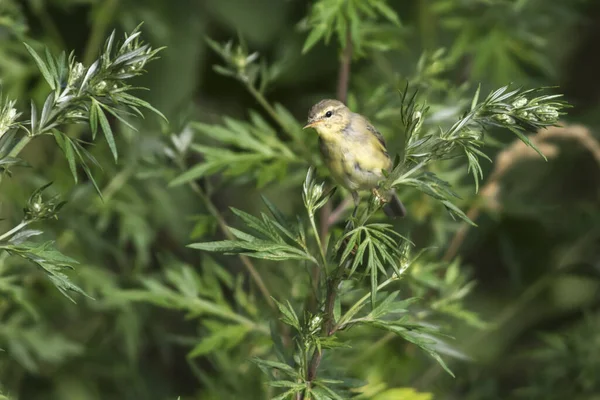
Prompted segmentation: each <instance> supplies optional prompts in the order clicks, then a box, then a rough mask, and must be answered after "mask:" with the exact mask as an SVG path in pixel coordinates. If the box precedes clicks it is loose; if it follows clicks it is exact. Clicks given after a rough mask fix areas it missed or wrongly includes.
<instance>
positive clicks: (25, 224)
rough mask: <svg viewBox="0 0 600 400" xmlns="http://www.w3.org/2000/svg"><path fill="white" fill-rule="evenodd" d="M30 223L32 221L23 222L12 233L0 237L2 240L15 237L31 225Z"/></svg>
mask: <svg viewBox="0 0 600 400" xmlns="http://www.w3.org/2000/svg"><path fill="white" fill-rule="evenodd" d="M29 222H30V221H23V222H21V223H20V224H19V225H17V226H15V227H14V228H12V229H11V230H10V231H8V232H6V233H5V234H3V235H2V236H0V240H4V239H5V238H7V237H10V236H12V235H14V234H15V233H17V232H19V231H20V230H21V229H23V228H25V227H26V226H27V225H29Z"/></svg>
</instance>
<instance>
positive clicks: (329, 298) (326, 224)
mask: <svg viewBox="0 0 600 400" xmlns="http://www.w3.org/2000/svg"><path fill="white" fill-rule="evenodd" d="M352 52H353V49H352V34H351V32H350V28H348V29H347V30H346V46H345V48H344V50H343V52H342V57H341V61H340V68H339V73H338V85H337V93H336V95H337V98H338V100H340V101H341V102H343V103H346V101H347V99H348V86H349V83H350V68H351V64H352ZM332 211H333V209H332V207H331V202H327V204H325V206H324V207H323V208H322V209H321V212H320V219H321V221H320V227H321V229H320V236H321V240H320V244H321V246H322V249H323V250H322V251H325V249H326V247H327V237H328V236H329V228H330V226H331V224H330V217H331V214H332ZM323 246H324V247H323ZM350 262H352V260H351V259H350V260H347V261H346V262H345V263H344V265H338V266H337V268H336V269H335V271H333V273H332V274H331V276H329V277H328V278H327V289H326V293H325V303H324V309H323V326H322V334H323V335H324V336H331V335H333V334H334V333H335V321H334V317H333V309H334V307H335V301H336V298H337V295H338V288H339V285H340V282H341V281H342V279H343V276H344V271H345V269H346V267H347V265H346V264H349V263H350ZM319 277H320V271H319V269H318V268H315V269H314V270H313V280H314V281H315V282H317V287H318V286H319V284H318V281H319ZM322 358H323V351H322V350H321V351H319V350H318V349H315V350H314V352H313V355H312V358H311V360H310V362H309V364H308V369H307V371H306V380H307V382H308V385H309V386H310V385H311V383H312V382H313V381H314V380H315V379H316V378H317V372H318V369H319V365H320V364H321V360H322ZM305 395H306V393H303V394H302V395H301V396H300V399H302V400H303V399H304V398H305Z"/></svg>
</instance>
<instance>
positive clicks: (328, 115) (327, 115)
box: [325, 111, 333, 118]
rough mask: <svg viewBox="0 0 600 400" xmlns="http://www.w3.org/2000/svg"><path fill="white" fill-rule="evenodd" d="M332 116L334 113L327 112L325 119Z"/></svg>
mask: <svg viewBox="0 0 600 400" xmlns="http://www.w3.org/2000/svg"><path fill="white" fill-rule="evenodd" d="M332 115H333V113H332V112H331V111H327V112H326V113H325V118H329V117H331V116H332Z"/></svg>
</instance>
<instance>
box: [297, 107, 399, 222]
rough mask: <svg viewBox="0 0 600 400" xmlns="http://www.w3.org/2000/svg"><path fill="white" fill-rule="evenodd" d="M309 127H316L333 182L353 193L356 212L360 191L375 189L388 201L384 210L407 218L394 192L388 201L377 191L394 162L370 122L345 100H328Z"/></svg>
mask: <svg viewBox="0 0 600 400" xmlns="http://www.w3.org/2000/svg"><path fill="white" fill-rule="evenodd" d="M306 128H314V129H315V130H316V131H317V133H318V134H319V146H320V148H321V154H322V155H323V159H324V161H325V164H326V165H327V167H328V168H329V171H330V172H331V175H332V177H333V179H335V180H336V181H337V182H338V183H339V184H341V185H342V186H344V187H345V188H346V189H348V190H349V191H350V193H352V198H353V199H354V206H355V208H354V213H356V209H357V208H358V204H359V202H360V197H359V194H358V192H359V191H361V190H371V191H373V193H374V194H375V195H376V196H377V197H378V198H380V199H381V200H383V201H386V204H385V206H384V207H383V211H384V212H385V214H386V215H387V216H388V217H403V216H405V215H406V209H405V208H404V205H403V204H402V202H401V201H400V200H399V199H398V197H397V196H396V194H395V193H394V192H393V191H392V192H390V193H388V194H386V196H385V198H384V199H382V196H380V195H379V193H378V192H377V184H378V182H379V181H380V180H381V179H382V178H383V172H382V170H387V171H389V170H390V168H391V167H392V160H390V156H389V154H388V152H387V150H386V147H385V140H384V139H383V136H382V135H381V133H379V131H377V129H375V127H374V126H373V125H371V123H370V122H369V120H368V119H366V118H365V117H363V116H362V115H360V114H357V113H354V112H352V111H350V109H349V108H348V107H346V106H345V105H344V103H342V102H341V101H338V100H330V99H326V100H321V101H320V102H318V103H317V104H315V105H314V106H313V107H312V108H311V109H310V111H309V113H308V123H307V124H306V126H305V127H304V129H306ZM353 215H354V214H353Z"/></svg>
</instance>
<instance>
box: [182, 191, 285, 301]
mask: <svg viewBox="0 0 600 400" xmlns="http://www.w3.org/2000/svg"><path fill="white" fill-rule="evenodd" d="M190 186H191V188H192V190H193V191H194V192H196V194H197V195H198V196H199V197H200V198H201V199H202V201H204V205H205V206H206V208H207V209H208V212H209V213H210V214H211V215H212V216H213V217H214V218H215V219H216V220H217V224H218V225H219V228H220V229H221V232H223V234H224V235H225V236H226V237H227V239H229V240H233V239H234V237H233V234H232V233H231V232H230V231H229V227H228V226H227V223H226V222H225V218H223V215H221V213H220V212H219V210H218V209H217V207H215V205H214V204H213V203H212V201H211V200H210V198H209V197H208V195H207V194H206V193H204V190H202V188H201V187H200V185H198V183H196V182H191V183H190ZM240 260H241V261H242V264H243V265H244V267H245V268H246V270H247V271H248V273H249V274H250V276H251V277H252V279H253V280H254V283H256V286H257V287H258V290H259V291H260V292H261V293H262V295H263V297H264V298H265V300H266V301H267V303H268V304H269V306H270V307H271V308H272V309H276V306H275V303H274V302H273V299H272V298H271V293H270V292H269V289H267V286H266V285H265V282H264V281H263V279H262V277H261V276H260V274H259V273H258V271H257V270H256V268H255V267H254V264H252V262H251V261H250V259H248V257H246V256H243V255H240Z"/></svg>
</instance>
